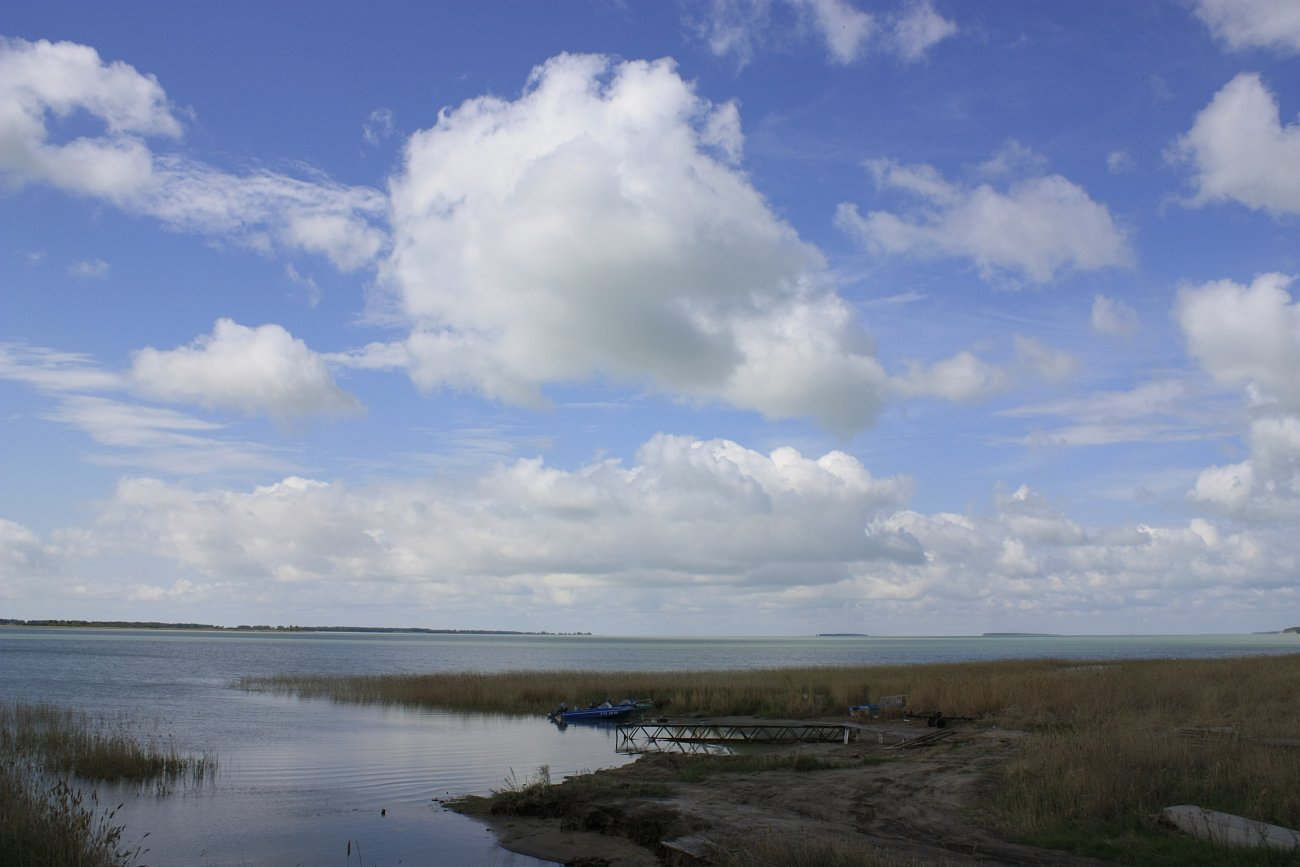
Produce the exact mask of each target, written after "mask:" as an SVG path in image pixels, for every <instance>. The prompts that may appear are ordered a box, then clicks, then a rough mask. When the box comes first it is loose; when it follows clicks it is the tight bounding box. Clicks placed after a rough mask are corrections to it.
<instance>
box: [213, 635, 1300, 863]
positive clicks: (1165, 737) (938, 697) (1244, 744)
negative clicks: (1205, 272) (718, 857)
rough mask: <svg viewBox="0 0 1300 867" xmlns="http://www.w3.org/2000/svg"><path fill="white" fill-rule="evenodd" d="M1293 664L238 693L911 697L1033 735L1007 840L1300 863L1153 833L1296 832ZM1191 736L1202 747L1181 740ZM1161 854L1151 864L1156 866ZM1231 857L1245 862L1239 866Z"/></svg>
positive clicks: (778, 713) (813, 702)
mask: <svg viewBox="0 0 1300 867" xmlns="http://www.w3.org/2000/svg"><path fill="white" fill-rule="evenodd" d="M1298 683H1300V654H1291V655H1282V656H1266V657H1244V658H1230V659H1205V660H1199V659H1198V660H1124V661H1106V660H1098V661H1088V662H1080V661H1077V660H1073V661H1067V660H1054V659H1042V660H1009V661H999V662H983V663H960V664H941V665H914V666H889V667H884V666H874V667H827V668H793V669H771V670H757V671H695V672H673V673H658V672H590V671H556V672H532V671H530V672H509V673H501V674H425V675H400V676H399V675H395V676H376V677H296V676H282V677H274V678H258V679H245V680H243V681H241V682H240V683H239V684H238V685H239V686H241V687H243V688H245V689H265V690H273V691H278V692H286V693H291V694H297V695H300V696H304V697H315V698H321V697H328V698H332V699H334V700H336V701H351V702H388V703H397V704H405V705H417V706H430V707H442V708H448V709H456V710H464V711H478V712H489V713H541V712H545V711H547V710H550V709H551V708H553V707H555V705H556V704H558V703H559V701H560V700H561V699H563V700H567V701H569V703H570V704H586V703H588V702H592V701H599V700H601V699H604V698H606V697H608V698H613V699H614V700H616V701H617V700H619V699H622V698H625V697H631V698H649V699H652V700H653V701H654V702H655V712H656V713H664V714H672V715H675V716H682V715H691V714H695V715H702V716H705V715H706V716H724V715H752V716H767V717H781V718H814V717H841V718H842V717H843V716H844V715H845V713H846V712H847V709H848V707H849V706H851V705H856V704H865V703H870V702H874V701H877V700H879V698H880V697H881V696H886V695H899V694H906V695H907V697H908V698H907V704H908V706H909V707H910V708H911V709H912V710H913V712H926V711H942V712H943V713H945V714H947V715H949V716H969V717H979V718H980V721H979V722H978V723H977V725H986V726H998V727H1001V728H1007V729H1017V730H1023V731H1027V732H1029V736H1028V737H1027V738H1026V739H1025V740H1024V743H1023V745H1022V746H1021V747H1020V748H1019V749H1018V750H1017V751H1016V752H1015V753H1014V755H1012V757H1011V758H1010V759H1008V760H1007V761H1006V762H1005V763H1004V764H1003V765H1002V766H1001V767H1000V768H999V769H998V770H997V771H995V772H994V773H993V774H992V775H991V777H990V782H989V786H988V790H987V792H986V798H985V801H984V805H985V807H986V813H987V818H988V821H990V822H991V823H993V824H994V825H996V826H997V827H998V829H999V830H1000V832H1001V833H1003V834H1005V835H1006V836H1008V837H1011V838H1014V839H1019V840H1025V841H1028V842H1034V843H1038V844H1040V845H1046V846H1053V847H1057V848H1066V849H1072V850H1076V851H1080V852H1088V853H1091V854H1095V855H1101V856H1104V857H1111V858H1115V859H1117V860H1121V861H1126V862H1128V863H1135V864H1195V863H1202V864H1206V865H1210V864H1234V863H1236V864H1243V865H1244V864H1279V865H1281V864H1285V865H1298V864H1300V854H1296V853H1285V852H1283V853H1262V852H1252V853H1249V854H1247V855H1244V856H1243V855H1228V854H1225V853H1222V852H1221V851H1219V850H1214V849H1211V848H1210V847H1209V846H1208V845H1206V844H1202V843H1199V842H1197V841H1188V840H1181V839H1179V840H1175V839H1172V838H1171V836H1170V835H1169V834H1166V833H1165V832H1162V831H1160V830H1159V829H1157V827H1156V826H1155V824H1154V823H1153V821H1152V817H1153V815H1154V814H1156V813H1158V812H1159V810H1160V809H1162V808H1164V807H1166V806H1171V805H1174V804H1184V803H1192V804H1199V805H1201V806H1203V807H1208V808H1211V809H1216V810H1222V811H1224V812H1228V813H1235V814H1238V815H1243V816H1248V817H1249V818H1252V819H1257V820H1260V821H1265V822H1270V823H1273V824H1278V825H1282V826H1285V827H1289V828H1300V787H1297V786H1296V781H1297V780H1300V746H1288V745H1287V743H1288V742H1294V743H1297V744H1300V691H1298V690H1297V689H1296V684H1298ZM1188 728H1192V729H1196V728H1203V729H1205V730H1207V733H1206V734H1205V736H1204V737H1199V738H1197V737H1187V736H1185V734H1186V733H1185V732H1183V731H1181V730H1184V729H1188ZM1162 852H1163V853H1165V854H1161V853H1162ZM1242 859H1244V860H1242Z"/></svg>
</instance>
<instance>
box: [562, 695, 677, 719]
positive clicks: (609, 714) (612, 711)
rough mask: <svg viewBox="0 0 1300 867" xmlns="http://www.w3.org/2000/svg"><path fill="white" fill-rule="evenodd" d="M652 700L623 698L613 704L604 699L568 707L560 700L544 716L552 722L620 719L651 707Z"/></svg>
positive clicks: (652, 704)
mask: <svg viewBox="0 0 1300 867" xmlns="http://www.w3.org/2000/svg"><path fill="white" fill-rule="evenodd" d="M653 706H654V702H652V701H649V700H648V699H632V698H625V699H623V700H622V701H620V702H619V703H618V704H613V703H612V702H610V701H609V699H606V700H605V701H603V702H601V703H600V704H594V705H592V706H591V707H569V706H568V705H567V704H566V703H564V702H560V706H559V707H557V708H556V709H555V710H553V711H551V712H550V713H548V714H547V715H546V718H547V719H549V720H552V721H554V722H566V723H570V722H580V721H582V720H603V719H604V720H607V719H622V718H623V717H625V716H628V715H629V714H631V713H633V712H634V711H638V710H646V709H647V708H650V707H653Z"/></svg>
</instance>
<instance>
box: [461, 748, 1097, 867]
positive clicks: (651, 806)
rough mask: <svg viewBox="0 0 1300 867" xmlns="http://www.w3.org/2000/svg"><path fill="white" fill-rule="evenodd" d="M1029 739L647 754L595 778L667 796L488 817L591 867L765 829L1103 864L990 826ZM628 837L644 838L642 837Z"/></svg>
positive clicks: (945, 857) (616, 866)
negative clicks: (1011, 760) (747, 755)
mask: <svg viewBox="0 0 1300 867" xmlns="http://www.w3.org/2000/svg"><path fill="white" fill-rule="evenodd" d="M917 733H924V730H922V731H921V732H917ZM1022 737H1023V735H1021V734H1019V733H1016V732H1004V731H1000V730H998V729H978V730H977V729H967V730H964V731H959V732H956V733H955V734H954V736H953V737H951V738H950V739H948V740H946V741H943V742H942V743H939V744H937V745H935V746H932V747H927V748H922V749H913V750H899V749H889V748H887V747H885V746H883V745H880V744H877V743H875V742H874V741H875V736H874V734H873V733H872V732H871V731H870V730H867V731H864V732H863V736H862V737H861V739H860V740H859V741H858V742H856V743H852V744H848V745H842V744H805V745H798V746H793V747H785V748H780V749H779V750H774V752H779V753H780V754H786V755H788V754H791V753H801V754H807V755H811V756H815V757H817V758H819V759H824V760H826V761H827V762H829V763H834V764H837V765H838V764H841V763H842V764H843V766H842V767H831V768H823V769H818V770H813V771H796V770H789V769H779V770H764V771H757V772H746V773H719V774H715V775H712V776H710V777H708V778H706V779H704V780H703V781H701V782H683V781H682V780H681V779H680V773H681V770H682V768H683V767H687V766H688V765H687V763H689V762H690V761H692V758H693V757H691V756H684V755H674V754H656V755H649V756H645V757H643V758H642V759H641V760H640V761H638V762H636V763H634V764H632V765H627V766H624V767H622V768H615V769H611V770H606V771H599V772H597V774H598V775H602V776H604V777H605V778H606V780H607V781H608V782H609V783H610V785H611V786H612V787H616V786H617V785H619V784H621V783H625V782H633V781H634V782H636V783H638V784H649V785H656V786H658V787H659V788H660V789H661V790H662V791H663V792H666V793H667V794H666V796H662V797H654V798H644V797H641V798H616V799H611V800H608V801H605V802H604V803H601V804H599V805H588V806H587V807H584V808H582V809H581V810H579V813H578V814H577V815H570V816H568V817H566V818H565V820H563V821H561V820H557V819H550V820H536V819H529V818H518V817H515V818H511V819H507V820H499V819H495V818H491V817H486V818H488V820H489V821H490V822H491V824H493V826H494V827H495V828H496V830H497V831H498V832H499V833H501V834H502V838H503V842H504V844H505V845H506V846H507V848H510V849H512V850H515V851H520V852H525V853H527V854H532V855H536V856H538V857H543V858H549V859H552V860H558V861H562V862H564V863H568V864H575V865H583V867H588V865H589V867H602V865H608V867H653V865H658V864H661V863H663V862H661V861H660V860H659V859H658V858H657V857H656V856H655V854H654V853H653V852H652V848H647V847H654V844H655V843H656V842H657V841H658V840H659V839H671V838H673V837H677V836H681V835H689V837H690V838H691V840H692V842H694V843H696V844H697V845H699V846H701V847H703V848H704V849H705V850H707V849H709V848H712V849H713V850H714V851H719V850H720V851H723V852H726V851H735V850H736V849H737V847H738V846H739V845H740V844H741V843H742V842H745V841H748V840H752V839H753V838H754V837H756V836H759V835H765V834H776V835H779V836H788V837H808V838H809V839H811V840H826V839H839V840H843V841H845V842H847V843H849V844H851V845H854V846H859V847H863V848H866V847H874V848H877V849H880V850H883V851H884V852H887V853H893V854H896V855H897V856H899V860H900V863H910V864H916V863H920V864H943V865H953V867H961V865H977V864H978V865H1026V867H1028V865H1058V867H1098V865H1101V864H1103V863H1104V862H1100V861H1096V860H1092V859H1085V858H1078V857H1075V856H1070V855H1065V854H1061V853H1057V852H1052V851H1050V850H1044V849H1037V848H1033V847H1029V846H1022V845H1018V844H1014V843H1008V842H1006V841H1003V840H1001V839H999V838H998V837H997V836H996V835H995V834H993V833H992V832H991V831H989V830H988V827H989V823H988V821H987V819H986V817H985V814H984V811H983V808H982V806H981V803H982V797H981V787H982V786H983V785H985V781H986V780H987V777H988V774H989V771H990V770H991V769H992V768H994V767H996V766H997V765H998V764H999V763H1001V762H1002V761H1005V759H1006V758H1007V756H1009V755H1010V753H1011V751H1012V750H1013V749H1014V748H1015V745H1016V744H1017V743H1018V742H1019V741H1020V740H1021V738H1022ZM585 829H592V830H585ZM601 831H604V832H605V833H601ZM659 834H663V835H664V836H662V837H660V836H657V835H659ZM628 835H630V836H632V837H640V838H641V839H640V841H639V842H640V844H641V845H638V844H637V843H634V842H632V841H630V840H628V839H627V836H628ZM698 863H701V864H707V863H709V862H708V860H702V861H699V862H698Z"/></svg>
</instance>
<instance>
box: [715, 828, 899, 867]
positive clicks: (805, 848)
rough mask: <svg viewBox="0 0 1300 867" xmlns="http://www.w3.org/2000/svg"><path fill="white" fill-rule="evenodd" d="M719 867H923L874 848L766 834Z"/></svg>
mask: <svg viewBox="0 0 1300 867" xmlns="http://www.w3.org/2000/svg"><path fill="white" fill-rule="evenodd" d="M712 863H714V864H716V865H717V867H920V865H921V862H920V861H917V860H916V859H915V858H909V857H906V856H901V855H895V854H892V853H888V852H884V851H881V850H879V849H876V848H874V847H871V846H863V845H862V844H860V843H852V842H847V841H839V840H826V839H821V838H816V837H791V836H788V835H775V834H771V835H769V834H762V835H759V836H758V837H757V838H756V839H754V840H752V841H751V842H749V843H747V844H746V845H745V846H743V847H742V848H741V849H740V850H739V851H736V852H728V853H726V854H724V855H723V856H722V857H721V859H720V860H718V861H715V862H712Z"/></svg>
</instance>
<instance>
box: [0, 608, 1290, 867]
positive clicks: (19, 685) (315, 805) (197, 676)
mask: <svg viewBox="0 0 1300 867" xmlns="http://www.w3.org/2000/svg"><path fill="white" fill-rule="evenodd" d="M1295 652H1300V636H1296V635H1242V636H1221V635H1220V636H1118V637H1117V636H1078V637H1005V638H948V637H944V638H691V639H680V638H602V637H591V636H483V635H473V636H471V635H405V634H358V633H280V634H267V633H213V632H203V633H194V632H168V631H152V630H150V631H134V630H91V629H77V630H61V629H36V628H28V627H0V701H6V702H9V701H23V702H48V703H52V704H58V705H64V706H69V707H75V708H80V709H84V710H87V711H92V712H97V713H106V714H109V715H112V716H115V717H117V716H120V717H122V718H124V719H127V720H129V721H130V723H131V725H132V727H133V728H135V729H137V730H138V731H141V732H142V733H144V734H146V735H156V736H160V737H165V738H170V739H172V740H173V741H174V742H175V744H176V746H177V749H178V750H180V751H181V752H194V753H205V752H206V753H209V754H215V755H216V756H217V758H218V761H219V763H220V771H219V773H218V775H217V778H216V780H215V781H213V782H208V783H205V784H204V785H203V786H202V787H201V788H198V789H195V788H190V789H184V788H180V787H178V788H177V790H176V791H175V792H173V793H172V794H170V795H167V796H165V797H158V796H157V795H156V794H155V792H153V791H152V790H148V791H145V792H137V791H135V790H122V789H115V788H113V787H107V788H106V787H102V786H101V787H100V796H101V800H102V801H105V802H108V801H111V802H112V803H117V802H119V801H121V802H123V803H124V806H123V808H122V810H121V811H120V812H119V814H118V820H119V821H124V822H125V823H126V824H127V833H126V838H127V839H128V840H131V841H135V842H140V843H141V845H143V846H144V847H145V848H147V849H148V853H147V854H146V855H145V856H144V858H143V859H142V860H143V861H144V862H146V863H149V864H155V865H175V867H187V865H193V867H224V865H239V867H243V865H252V867H262V865H270V867H278V865H299V864H301V865H323V864H338V865H346V864H349V863H352V864H359V863H362V861H361V860H360V859H358V856H357V850H358V849H359V850H360V852H361V855H362V856H363V858H364V864H365V865H367V867H368V865H392V864H410V865H422V864H448V865H467V867H473V865H497V867H523V865H539V864H543V863H545V862H541V861H537V860H536V859H532V858H526V857H524V856H520V855H514V854H512V853H509V852H504V851H502V850H501V849H500V848H499V847H498V846H497V845H496V842H495V840H494V838H493V837H492V835H491V834H490V833H488V832H487V831H486V830H485V829H484V828H483V827H482V826H481V825H479V824H477V823H475V822H473V821H471V820H468V819H465V818H463V817H461V816H457V815H455V814H453V813H450V812H448V811H446V810H444V809H442V808H441V807H440V806H439V803H438V799H441V798H445V797H448V796H451V795H459V794H465V793H471V792H480V793H483V792H487V791H488V790H490V789H493V788H500V787H501V786H503V785H504V784H505V783H506V781H507V779H510V778H512V777H513V778H516V779H519V780H526V779H527V778H529V777H530V776H532V775H533V774H535V773H536V772H537V769H538V768H539V767H540V766H542V765H547V766H549V768H550V772H551V774H552V777H553V778H555V779H559V778H560V777H562V776H565V775H568V774H572V773H577V772H581V771H584V770H592V769H596V768H600V767H610V766H613V765H617V764H621V763H623V762H624V761H627V757H624V756H621V755H619V754H617V753H616V752H615V750H614V741H613V735H612V732H611V731H609V730H608V729H600V728H591V727H583V726H569V727H568V728H567V729H565V730H563V731H561V730H559V729H557V728H556V727H554V726H552V725H550V724H548V723H546V722H545V721H544V720H542V719H541V718H539V717H535V716H534V717H516V716H497V715H493V716H487V715H482V714H460V713H448V712H444V711H433V710H416V709H406V708H385V707H375V706H356V705H344V704H334V703H332V702H328V701H303V700H299V699H294V698H287V697H282V696H272V695H267V694H261V693H245V692H242V691H240V690H236V689H232V688H231V687H230V686H229V684H230V683H231V681H233V680H234V679H236V678H238V677H242V676H245V675H261V674H277V673H284V672H290V673H318V674H368V673H375V674H380V673H403V672H425V671H508V670H523V669H528V670H554V669H581V670H604V671H625V670H657V671H674V670H691V669H702V668H727V669H740V668H767V667H783V666H802V665H854V664H857V665H877V664H879V665H885V664H909V663H923V662H945V661H964V660H987V659H1002V658H1035V657H1058V658H1067V659H1103V658H1110V659H1114V658H1163V657H1168V658H1187V657H1217V656H1241V655H1251V654H1273V653H1295ZM560 698H565V696H556V699H557V701H558V700H559V699H560ZM567 698H570V699H573V698H579V699H581V698H582V697H577V696H569V697H567ZM381 810H383V811H385V812H386V815H381V814H380V811H381ZM145 832H148V834H149V836H148V837H147V838H144V839H143V840H142V839H141V838H142V837H143V835H144V834H145ZM348 844H351V846H352V856H351V859H349V857H348V855H347V850H348Z"/></svg>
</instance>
